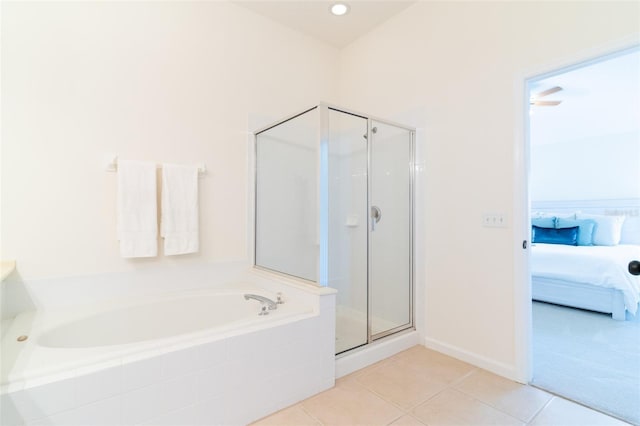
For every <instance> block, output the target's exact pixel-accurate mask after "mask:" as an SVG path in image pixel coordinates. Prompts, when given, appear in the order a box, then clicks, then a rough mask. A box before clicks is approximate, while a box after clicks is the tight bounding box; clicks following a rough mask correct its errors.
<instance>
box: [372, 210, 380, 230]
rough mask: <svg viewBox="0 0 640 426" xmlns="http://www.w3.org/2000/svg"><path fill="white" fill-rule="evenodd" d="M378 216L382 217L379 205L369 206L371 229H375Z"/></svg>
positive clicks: (378, 220) (378, 219)
mask: <svg viewBox="0 0 640 426" xmlns="http://www.w3.org/2000/svg"><path fill="white" fill-rule="evenodd" d="M380 218H382V212H381V211H380V207H378V206H371V230H372V231H375V230H376V223H378V222H380Z"/></svg>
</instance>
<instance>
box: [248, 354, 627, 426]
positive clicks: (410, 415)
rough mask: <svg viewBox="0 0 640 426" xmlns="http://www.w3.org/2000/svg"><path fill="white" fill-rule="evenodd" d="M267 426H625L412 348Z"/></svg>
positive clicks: (281, 413) (340, 382)
mask: <svg viewBox="0 0 640 426" xmlns="http://www.w3.org/2000/svg"><path fill="white" fill-rule="evenodd" d="M254 425H255V426H267V425H278V426H287V425H345V426H346V425H394V426H400V425H536V426H541V425H553V426H564V425H567V426H569V425H580V426H600V425H626V423H624V422H621V421H619V420H617V419H614V418H612V417H609V416H606V415H604V414H601V413H599V412H597V411H594V410H591V409H589V408H586V407H584V406H582V405H578V404H575V403H573V402H570V401H567V400H565V399H562V398H559V397H555V396H553V395H551V394H549V393H546V392H544V391H542V390H539V389H536V388H533V387H531V386H526V385H521V384H518V383H515V382H512V381H510V380H507V379H504V378H502V377H499V376H496V375H495V374H492V373H489V372H487V371H485V370H482V369H479V368H476V367H474V366H472V365H469V364H466V363H464V362H462V361H458V360H456V359H454V358H451V357H448V356H446V355H443V354H440V353H438V352H434V351H431V350H428V349H426V348H424V347H423V346H414V347H413V348H411V349H409V350H407V351H404V352H401V353H399V354H397V355H395V356H393V357H391V358H388V359H386V360H384V361H381V362H379V363H377V364H374V365H372V366H370V367H367V368H364V369H362V370H359V371H357V372H355V373H353V374H350V375H349V376H346V377H343V378H341V379H339V380H337V382H336V386H335V387H334V388H332V389H330V390H328V391H325V392H323V393H321V394H318V395H316V396H313V397H311V398H309V399H307V400H305V401H302V402H300V403H298V404H296V405H293V406H291V407H289V408H286V409H284V410H281V411H279V412H277V413H275V414H273V415H271V416H269V417H266V418H264V419H262V420H260V421H258V422H256V423H254Z"/></svg>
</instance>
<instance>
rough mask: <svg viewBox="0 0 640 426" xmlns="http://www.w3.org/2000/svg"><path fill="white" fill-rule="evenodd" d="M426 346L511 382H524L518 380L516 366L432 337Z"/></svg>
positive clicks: (426, 341) (426, 340) (427, 339)
mask: <svg viewBox="0 0 640 426" xmlns="http://www.w3.org/2000/svg"><path fill="white" fill-rule="evenodd" d="M424 345H425V347H427V348H429V349H433V350H434V351H438V352H442V353H443V354H445V355H449V356H451V357H453V358H457V359H459V360H461V361H464V362H468V363H469V364H473V365H475V366H476V367H480V368H483V369H485V370H488V371H490V372H492V373H495V374H497V375H499V376H503V377H506V378H507V379H509V380H513V381H516V382H522V381H521V380H518V374H517V369H516V367H515V365H509V364H505V363H502V362H499V361H496V360H493V359H490V358H487V357H484V356H482V355H478V354H476V353H473V352H469V351H467V350H465V349H461V348H459V347H457V346H453V345H450V344H448V343H443V342H440V341H439V340H435V339H432V338H430V337H425V339H424Z"/></svg>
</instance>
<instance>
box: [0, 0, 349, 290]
mask: <svg viewBox="0 0 640 426" xmlns="http://www.w3.org/2000/svg"><path fill="white" fill-rule="evenodd" d="M337 55H338V52H337V50H336V49H334V48H332V47H329V46H328V45H326V44H323V43H321V42H318V41H316V40H314V39H311V38H309V37H306V36H303V35H301V34H300V33H298V32H295V31H293V30H290V29H287V28H285V27H283V26H281V25H279V24H276V23H274V22H273V21H270V20H268V19H266V18H263V17H261V16H259V15H257V14H254V13H252V12H249V11H248V10H246V9H244V8H242V7H239V6H236V5H233V4H231V3H228V2H64V3H62V2H43V3H34V2H14V3H11V2H2V112H3V116H2V119H3V120H2V229H1V234H2V246H1V249H2V254H1V256H2V258H3V259H7V258H15V259H17V260H18V272H19V274H20V276H21V277H22V278H23V279H34V278H50V277H64V276H69V275H82V274H95V273H104V272H116V271H127V270H135V269H139V268H143V267H155V266H157V265H160V264H162V265H188V264H196V263H203V262H211V261H218V260H227V259H246V258H247V214H248V207H247V184H248V182H247V179H248V172H247V147H248V143H247V131H250V130H254V128H255V127H257V126H258V125H264V124H267V123H266V122H268V121H270V120H275V119H278V118H281V117H282V116H285V115H288V114H291V113H293V112H296V111H298V110H302V109H303V108H308V107H309V106H311V105H314V104H316V103H317V102H318V101H319V100H321V99H324V100H331V99H333V98H334V97H335V93H336V90H335V89H336V68H335V63H336V61H337V58H338V56H337ZM248 123H249V124H248ZM105 153H117V154H119V155H120V158H124V159H140V160H152V161H158V162H161V161H168V162H175V163H185V164H189V163H206V165H207V168H208V170H209V172H208V174H207V175H206V177H204V178H203V179H200V185H201V186H200V227H201V232H200V247H201V252H200V253H199V254H197V255H188V256H181V257H173V258H165V257H159V258H153V259H144V260H125V259H121V258H120V257H119V253H118V243H117V241H116V216H115V200H116V198H115V197H116V175H115V174H114V173H106V172H105V171H104V170H103V168H102V164H101V162H102V160H103V154H105Z"/></svg>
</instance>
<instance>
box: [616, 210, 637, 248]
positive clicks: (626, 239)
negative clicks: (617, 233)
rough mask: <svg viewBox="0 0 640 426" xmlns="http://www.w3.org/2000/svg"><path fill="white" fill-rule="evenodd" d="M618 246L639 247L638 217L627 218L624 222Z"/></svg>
mask: <svg viewBox="0 0 640 426" xmlns="http://www.w3.org/2000/svg"><path fill="white" fill-rule="evenodd" d="M620 244H638V245H640V216H627V218H626V219H625V220H624V225H622V235H621V237H620Z"/></svg>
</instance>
